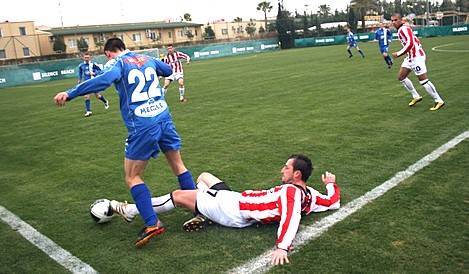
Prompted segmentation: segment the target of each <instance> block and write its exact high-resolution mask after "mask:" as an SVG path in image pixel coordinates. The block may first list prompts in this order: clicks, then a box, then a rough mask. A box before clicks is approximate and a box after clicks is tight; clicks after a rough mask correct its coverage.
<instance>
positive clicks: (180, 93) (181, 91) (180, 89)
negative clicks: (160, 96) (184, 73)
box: [179, 88, 184, 97]
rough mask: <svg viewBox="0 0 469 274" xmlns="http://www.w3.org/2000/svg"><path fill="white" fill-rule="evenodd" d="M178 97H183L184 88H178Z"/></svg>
mask: <svg viewBox="0 0 469 274" xmlns="http://www.w3.org/2000/svg"><path fill="white" fill-rule="evenodd" d="M179 96H181V97H183V96H184V88H179Z"/></svg>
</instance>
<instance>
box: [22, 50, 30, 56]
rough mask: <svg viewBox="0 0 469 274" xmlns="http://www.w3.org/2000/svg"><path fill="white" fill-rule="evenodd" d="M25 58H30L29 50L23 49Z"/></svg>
mask: <svg viewBox="0 0 469 274" xmlns="http://www.w3.org/2000/svg"><path fill="white" fill-rule="evenodd" d="M23 56H29V48H23Z"/></svg>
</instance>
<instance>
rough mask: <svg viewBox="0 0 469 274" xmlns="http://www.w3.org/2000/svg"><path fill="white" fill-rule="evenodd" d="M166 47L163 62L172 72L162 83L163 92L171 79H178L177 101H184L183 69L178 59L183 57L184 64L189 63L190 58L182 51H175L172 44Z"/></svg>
mask: <svg viewBox="0 0 469 274" xmlns="http://www.w3.org/2000/svg"><path fill="white" fill-rule="evenodd" d="M167 49H168V55H166V57H164V58H163V60H164V62H165V63H167V64H169V65H170V66H171V69H172V70H173V74H171V75H170V76H168V77H166V78H165V80H164V85H163V92H164V93H166V91H167V90H168V87H169V85H170V84H171V82H172V81H178V83H179V101H180V102H181V103H182V102H186V97H185V89H184V69H183V68H182V63H181V61H180V59H185V60H186V64H189V63H190V61H191V58H190V57H189V55H187V54H185V53H183V52H180V51H176V50H175V49H174V47H173V45H168V48H167Z"/></svg>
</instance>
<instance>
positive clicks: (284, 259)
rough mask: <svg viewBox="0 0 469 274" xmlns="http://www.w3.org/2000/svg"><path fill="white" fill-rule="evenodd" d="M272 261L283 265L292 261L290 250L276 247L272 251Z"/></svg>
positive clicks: (274, 263)
mask: <svg viewBox="0 0 469 274" xmlns="http://www.w3.org/2000/svg"><path fill="white" fill-rule="evenodd" d="M271 263H272V264H273V265H279V264H281V265H283V264H284V263H287V264H288V263H290V261H289V260H288V252H287V251H286V250H284V249H281V248H277V249H275V251H274V252H273V253H272V261H271Z"/></svg>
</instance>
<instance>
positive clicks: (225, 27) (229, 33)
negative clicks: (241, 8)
mask: <svg viewBox="0 0 469 274" xmlns="http://www.w3.org/2000/svg"><path fill="white" fill-rule="evenodd" d="M208 26H210V27H211V28H212V30H213V32H214V33H215V39H222V40H225V39H236V38H250V37H252V36H256V35H259V30H260V29H264V32H265V22H264V21H261V20H251V21H241V22H228V21H224V20H219V21H216V22H212V23H209V24H207V25H206V26H205V27H208ZM249 27H252V28H254V29H255V31H254V32H253V34H252V35H250V34H249V32H248V31H247V28H249ZM261 27H262V28H261Z"/></svg>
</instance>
